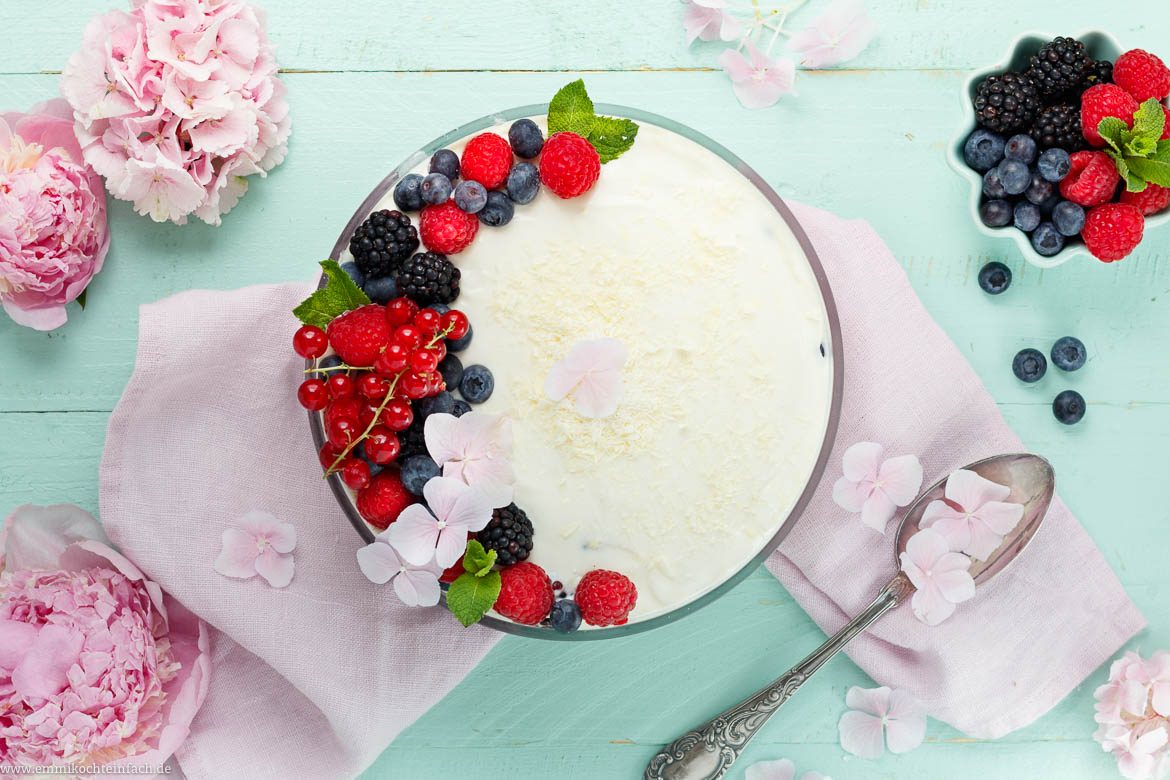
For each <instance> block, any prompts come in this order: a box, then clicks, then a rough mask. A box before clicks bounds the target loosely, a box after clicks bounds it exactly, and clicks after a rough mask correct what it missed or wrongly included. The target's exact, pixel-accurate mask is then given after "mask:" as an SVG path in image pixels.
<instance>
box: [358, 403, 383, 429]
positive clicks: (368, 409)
mask: <svg viewBox="0 0 1170 780" xmlns="http://www.w3.org/2000/svg"><path fill="white" fill-rule="evenodd" d="M377 416H378V407H376V406H363V407H362V411H361V414H359V415H358V428H359V429H361V430H363V431H364V430H365V429H366V428H369V427H370V425H372V424H373V422H374V418H375V417H377Z"/></svg>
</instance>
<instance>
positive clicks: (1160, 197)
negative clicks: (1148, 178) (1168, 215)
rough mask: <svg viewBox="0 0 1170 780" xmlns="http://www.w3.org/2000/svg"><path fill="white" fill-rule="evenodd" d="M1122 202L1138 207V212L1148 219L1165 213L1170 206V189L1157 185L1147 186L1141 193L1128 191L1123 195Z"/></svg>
mask: <svg viewBox="0 0 1170 780" xmlns="http://www.w3.org/2000/svg"><path fill="white" fill-rule="evenodd" d="M1121 202H1122V203H1128V204H1129V205H1131V206H1137V207H1138V210H1139V211H1140V212H1141V213H1142V214H1144V215H1146V216H1147V217H1148V216H1150V215H1151V214H1157V213H1158V212H1159V211H1165V210H1166V207H1167V206H1170V187H1159V186H1158V185H1157V184H1153V183H1150V184H1147V185H1146V188H1145V189H1144V190H1142V191H1141V192H1130V191H1129V190H1126V191H1125V192H1123V193H1121Z"/></svg>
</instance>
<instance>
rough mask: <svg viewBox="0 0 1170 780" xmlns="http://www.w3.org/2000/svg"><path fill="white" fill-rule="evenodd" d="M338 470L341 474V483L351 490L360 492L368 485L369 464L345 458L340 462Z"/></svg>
mask: <svg viewBox="0 0 1170 780" xmlns="http://www.w3.org/2000/svg"><path fill="white" fill-rule="evenodd" d="M338 470H339V471H340V472H341V481H342V482H344V483H345V484H347V485H349V486H350V488H352V489H353V490H361V489H362V488H364V487H365V486H366V485H368V484H370V464H368V463H366V462H365V461H364V460H362V459H361V458H346V459H345V460H343V461H341V465H340V466H339V468H338Z"/></svg>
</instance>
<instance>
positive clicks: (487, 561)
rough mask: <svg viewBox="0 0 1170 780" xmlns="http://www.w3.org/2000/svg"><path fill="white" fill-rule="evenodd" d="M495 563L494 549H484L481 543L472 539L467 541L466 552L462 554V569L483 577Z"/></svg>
mask: <svg viewBox="0 0 1170 780" xmlns="http://www.w3.org/2000/svg"><path fill="white" fill-rule="evenodd" d="M495 565H496V551H495V550H485V549H484V548H483V545H482V544H480V543H479V542H478V541H477V540H475V539H472V540H470V541H468V542H467V552H465V553H464V554H463V570H464V571H465V572H467V573H468V574H474V575H475V576H476V577H483V576H484V575H486V574H487V573H488V572H490V571H491V570H492V567H493V566H495Z"/></svg>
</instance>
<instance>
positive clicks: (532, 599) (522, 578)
mask: <svg viewBox="0 0 1170 780" xmlns="http://www.w3.org/2000/svg"><path fill="white" fill-rule="evenodd" d="M500 580H501V582H500V597H499V598H498V599H496V606H495V610H496V612H499V613H500V614H501V615H503V616H504V617H506V618H509V619H511V620H515V621H516V622H517V623H523V624H524V625H527V626H534V625H536V624H537V623H539V622H540V621H542V620H544V619H545V618H546V617H548V611H549V610H550V609H552V603H553V589H552V583H551V582H549V579H548V575H547V574H545V573H544V569H542V568H540V567H539V566H537V565H536V564H535V563H528V562H527V561H525V562H524V563H518V564H516V565H515V566H509V567H508V568H506V569H504V570H503V571H502V572H500Z"/></svg>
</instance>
